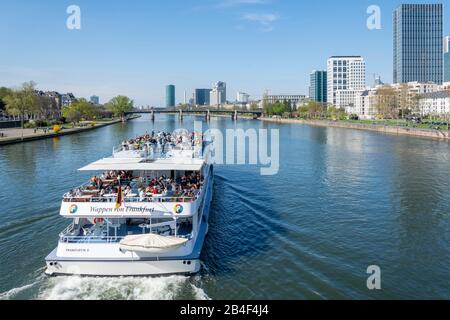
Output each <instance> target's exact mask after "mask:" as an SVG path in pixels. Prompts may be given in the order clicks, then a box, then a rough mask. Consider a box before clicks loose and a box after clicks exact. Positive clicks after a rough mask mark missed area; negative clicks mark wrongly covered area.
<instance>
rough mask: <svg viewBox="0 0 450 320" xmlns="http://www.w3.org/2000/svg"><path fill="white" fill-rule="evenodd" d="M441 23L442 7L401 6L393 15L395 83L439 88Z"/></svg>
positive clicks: (441, 56)
mask: <svg viewBox="0 0 450 320" xmlns="http://www.w3.org/2000/svg"><path fill="white" fill-rule="evenodd" d="M443 22H444V16H443V5H442V4H402V5H400V6H399V7H398V8H397V9H396V10H395V11H394V16H393V23H394V83H407V82H412V81H418V82H434V83H437V84H442V81H443V78H444V77H443V70H444V64H443V48H442V46H443V43H442V39H443V37H444V30H443Z"/></svg>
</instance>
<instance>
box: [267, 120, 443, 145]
mask: <svg viewBox="0 0 450 320" xmlns="http://www.w3.org/2000/svg"><path fill="white" fill-rule="evenodd" d="M260 120H261V121H266V122H276V123H291V124H303V125H311V126H319V127H332V128H343V129H355V130H366V131H374V132H379V133H384V134H395V135H406V136H412V137H422V138H433V139H445V140H450V131H449V130H447V126H445V130H442V129H440V127H441V126H434V127H433V125H430V124H422V125H416V126H414V127H413V126H412V124H410V125H411V126H406V125H401V124H398V123H396V122H395V121H390V120H383V121H371V120H368V121H364V120H355V121H350V120H346V121H331V120H302V119H283V118H261V119H260Z"/></svg>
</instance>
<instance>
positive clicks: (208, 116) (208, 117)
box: [206, 110, 211, 121]
mask: <svg viewBox="0 0 450 320" xmlns="http://www.w3.org/2000/svg"><path fill="white" fill-rule="evenodd" d="M209 120H211V111H210V110H208V111H206V121H209Z"/></svg>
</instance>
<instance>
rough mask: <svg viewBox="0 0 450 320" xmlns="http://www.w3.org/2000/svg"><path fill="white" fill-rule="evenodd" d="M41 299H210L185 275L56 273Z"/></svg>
mask: <svg viewBox="0 0 450 320" xmlns="http://www.w3.org/2000/svg"><path fill="white" fill-rule="evenodd" d="M38 299H48V300H107V299H119V300H173V299H208V296H207V295H206V293H205V292H204V291H203V290H202V289H200V288H197V287H196V286H195V285H192V284H190V283H189V278H187V277H182V276H171V277H160V278H133V277H123V278H89V277H77V276H71V277H57V278H51V279H49V282H48V284H47V285H46V286H45V288H43V289H42V290H41V293H40V294H39V296H38Z"/></svg>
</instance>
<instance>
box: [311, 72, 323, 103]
mask: <svg viewBox="0 0 450 320" xmlns="http://www.w3.org/2000/svg"><path fill="white" fill-rule="evenodd" d="M309 98H310V99H312V100H314V101H317V102H322V103H326V102H327V72H326V71H316V70H314V71H313V72H312V73H311V78H310V82H309Z"/></svg>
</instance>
